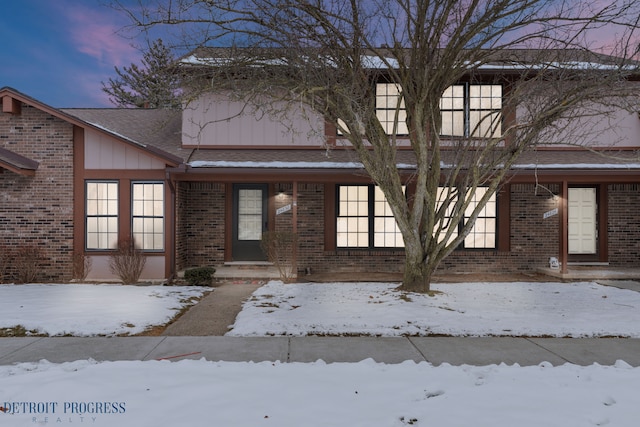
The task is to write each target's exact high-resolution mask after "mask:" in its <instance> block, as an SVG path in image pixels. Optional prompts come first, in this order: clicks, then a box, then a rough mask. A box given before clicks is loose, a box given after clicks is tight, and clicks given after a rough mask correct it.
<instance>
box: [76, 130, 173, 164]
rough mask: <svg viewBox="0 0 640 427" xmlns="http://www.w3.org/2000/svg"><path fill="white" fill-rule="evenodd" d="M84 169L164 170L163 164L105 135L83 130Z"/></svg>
mask: <svg viewBox="0 0 640 427" xmlns="http://www.w3.org/2000/svg"><path fill="white" fill-rule="evenodd" d="M84 167H85V169H98V170H105V169H114V170H121V169H130V170H151V169H164V168H165V163H164V162H162V161H160V160H158V159H156V158H154V157H152V156H148V155H145V154H144V153H143V152H141V151H140V150H137V149H135V148H134V147H132V146H128V145H126V144H123V143H122V142H120V141H117V140H115V139H113V138H110V137H109V136H107V135H104V134H101V133H99V132H96V131H93V130H90V129H87V130H85V148H84Z"/></svg>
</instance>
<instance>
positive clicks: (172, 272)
mask: <svg viewBox="0 0 640 427" xmlns="http://www.w3.org/2000/svg"><path fill="white" fill-rule="evenodd" d="M165 179H166V182H167V185H168V186H169V192H170V195H171V196H170V197H171V218H172V220H171V224H170V225H169V229H170V230H169V232H170V233H171V236H170V238H169V246H170V248H169V249H170V254H169V281H170V282H172V281H173V280H175V278H176V221H177V217H176V212H177V209H176V186H175V183H174V182H173V181H172V179H171V173H170V172H169V171H168V170H166V169H165Z"/></svg>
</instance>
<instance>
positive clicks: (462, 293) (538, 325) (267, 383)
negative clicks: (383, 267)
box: [0, 281, 640, 427]
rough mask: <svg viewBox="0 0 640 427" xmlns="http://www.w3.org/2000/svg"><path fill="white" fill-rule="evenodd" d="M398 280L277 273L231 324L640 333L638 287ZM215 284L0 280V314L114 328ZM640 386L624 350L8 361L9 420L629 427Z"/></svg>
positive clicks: (1, 380)
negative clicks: (490, 355) (420, 287)
mask: <svg viewBox="0 0 640 427" xmlns="http://www.w3.org/2000/svg"><path fill="white" fill-rule="evenodd" d="M395 286H396V285H394V284H385V283H366V284H353V283H331V284H283V283H281V282H277V281H272V282H269V283H268V284H267V285H265V286H263V287H262V288H260V289H259V290H258V291H256V292H255V294H254V296H253V297H252V298H251V300H250V301H248V302H247V303H246V304H245V306H244V308H243V310H242V312H241V314H240V316H239V318H238V321H237V322H236V325H235V327H234V329H233V331H232V334H236V335H239V334H242V333H246V334H248V335H252V334H267V333H286V334H301V333H303V331H305V330H306V331H307V332H322V331H324V332H329V333H338V332H339V331H345V330H351V331H355V330H357V329H363V331H364V332H365V333H369V334H398V333H400V332H398V330H397V329H396V328H395V327H396V326H398V327H400V328H403V329H404V330H405V331H409V332H410V333H416V334H418V333H426V332H427V331H428V330H429V331H431V332H435V331H436V330H437V328H446V330H448V331H449V333H452V334H454V335H464V334H487V333H494V332H496V331H502V333H503V334H504V333H506V332H507V331H505V328H507V327H508V328H509V329H511V331H510V332H509V334H512V335H517V334H520V333H523V332H526V333H530V334H536V333H543V331H545V332H544V333H545V334H546V333H549V332H551V333H553V334H555V335H571V336H597V335H600V334H615V335H628V336H640V334H639V329H640V322H639V321H638V320H640V319H638V311H639V310H638V309H637V307H638V306H639V303H640V299H639V298H640V297H639V296H638V295H640V294H639V293H636V292H633V291H629V290H621V289H617V288H611V287H605V286H600V285H597V284H595V283H591V282H582V283H458V284H435V285H434V286H433V288H434V289H435V290H437V291H438V293H436V294H435V295H434V296H432V297H429V296H424V295H418V294H405V295H403V294H400V293H399V292H397V291H395V290H394V287H395ZM204 291H205V290H204V289H202V288H191V287H156V286H149V287H135V286H121V285H2V286H0V322H1V323H2V325H4V326H6V325H15V324H16V323H22V324H24V325H25V326H27V325H29V327H32V328H38V329H40V330H42V331H45V330H46V331H49V333H63V332H68V331H76V332H75V333H76V334H79V335H91V334H96V333H106V334H112V333H115V332H116V331H118V330H121V329H120V328H121V325H122V324H123V323H132V324H135V325H136V328H139V327H142V328H143V324H152V323H162V322H163V319H167V317H170V316H171V315H172V314H173V313H174V312H175V309H176V308H177V307H178V306H180V305H181V304H183V303H182V302H181V301H182V300H183V299H184V298H189V297H192V296H198V295H201V294H202V292H204ZM270 295H271V296H270ZM409 300H411V301H409ZM75 317H77V318H78V319H76V320H75V321H74V320H73V319H72V318H75ZM402 319H404V320H402ZM407 319H412V321H414V324H411V325H410V324H407V323H406V320H407ZM403 322H404V323H403ZM429 322H430V323H429ZM260 323H263V324H264V326H263V327H260ZM427 323H429V326H428V327H427ZM634 325H635V326H634ZM429 328H430V329H429ZM129 329H131V328H126V330H129ZM243 330H244V331H245V332H241V331H243ZM107 331H108V332H107ZM267 331H271V332H267ZM1 340H2V338H0V345H1V342H2V341H1ZM638 384H640V368H633V367H631V366H629V365H628V364H626V363H625V362H623V361H618V362H616V364H615V365H613V366H602V365H598V364H594V365H591V366H585V367H582V366H576V365H572V364H565V365H562V366H555V367H554V366H552V365H551V364H550V363H546V362H544V363H541V364H540V365H538V366H528V367H521V366H518V365H511V366H508V365H505V364H501V365H488V366H469V365H462V366H451V365H449V364H446V363H445V364H442V365H439V366H433V365H431V364H429V363H426V362H421V363H415V362H412V361H408V362H404V363H401V364H382V363H376V362H374V361H372V360H371V359H369V360H365V361H362V362H359V363H334V364H326V363H324V362H322V361H317V362H314V363H280V362H262V363H244V362H243V363H235V362H209V361H206V360H181V361H177V362H176V361H167V360H163V361H157V360H154V361H144V362H143V361H117V362H100V363H99V362H96V361H93V360H79V361H74V362H68V363H61V364H53V363H49V362H47V361H44V360H43V361H40V362H37V363H20V364H15V365H12V366H0V406H1V407H2V410H1V411H0V425H2V426H4V425H6V426H11V427H21V426H49V425H55V426H67V425H75V426H78V425H80V426H82V425H91V426H100V427H102V426H114V425H117V426H123V427H128V426H131V427H134V426H135V427H145V426H149V427H151V426H153V427H155V426H180V425H188V426H196V427H198V426H234V427H243V426H252V427H253V426H278V427H294V426H308V427H314V426H318V427H320V426H322V427H324V426H349V427H356V426H367V427H369V426H374V427H375V426H384V427H403V426H408V425H414V426H493V427H511V426H514V425H517V426H519V427H528V426H532V427H533V426H536V427H538V426H562V427H570V426H597V425H607V426H624V427H626V426H629V427H630V426H636V425H637V422H638V408H639V407H640V393H638V392H637V388H638Z"/></svg>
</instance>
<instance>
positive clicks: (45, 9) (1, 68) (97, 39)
mask: <svg viewBox="0 0 640 427" xmlns="http://www.w3.org/2000/svg"><path fill="white" fill-rule="evenodd" d="M103 3H104V0H55V1H53V0H9V1H2V2H1V4H0V40H1V42H0V58H2V60H0V87H4V86H9V87H12V88H14V89H16V90H18V91H20V92H22V93H24V94H26V95H29V96H31V97H33V98H35V99H37V100H39V101H42V102H44V103H46V104H49V105H51V106H53V107H57V108H64V107H110V106H113V105H112V104H111V103H110V102H109V100H108V98H107V96H106V94H104V92H102V85H101V82H102V81H107V80H108V78H109V77H113V76H115V72H114V66H118V67H122V66H128V65H130V64H131V63H134V62H135V63H138V62H139V60H140V57H141V54H140V53H139V51H138V50H137V49H135V48H134V47H132V45H131V44H132V40H129V39H127V38H124V37H123V36H121V35H119V34H117V32H118V30H120V29H121V28H122V27H123V26H124V25H126V24H127V23H128V21H127V18H126V17H125V16H123V15H122V14H120V13H118V12H115V11H114V10H112V9H110V8H108V7H106V6H104V5H103Z"/></svg>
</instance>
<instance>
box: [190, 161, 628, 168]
mask: <svg viewBox="0 0 640 427" xmlns="http://www.w3.org/2000/svg"><path fill="white" fill-rule="evenodd" d="M189 166H191V167H192V168H276V169H294V168H298V169H363V168H364V166H363V165H362V163H359V162H284V161H270V162H254V161H228V160H213V161H206V160H196V161H193V162H191V163H189ZM440 166H441V167H442V168H443V169H450V168H452V167H453V165H451V164H447V163H445V162H440ZM396 168H397V169H415V168H416V165H415V164H409V163H398V164H396ZM511 168H512V169H625V170H626V169H640V163H623V164H617V163H607V164H603V163H553V164H535V163H531V164H521V165H513V166H511Z"/></svg>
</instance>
